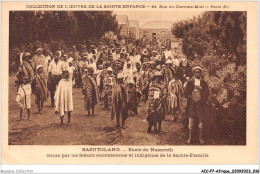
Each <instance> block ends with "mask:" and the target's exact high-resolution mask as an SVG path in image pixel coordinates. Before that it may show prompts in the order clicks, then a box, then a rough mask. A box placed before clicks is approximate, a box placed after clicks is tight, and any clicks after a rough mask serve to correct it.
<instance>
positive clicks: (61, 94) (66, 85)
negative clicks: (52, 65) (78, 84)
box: [54, 70, 73, 125]
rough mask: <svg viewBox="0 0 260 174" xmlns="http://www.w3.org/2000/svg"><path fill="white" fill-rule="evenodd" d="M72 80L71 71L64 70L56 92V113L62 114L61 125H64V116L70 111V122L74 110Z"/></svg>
mask: <svg viewBox="0 0 260 174" xmlns="http://www.w3.org/2000/svg"><path fill="white" fill-rule="evenodd" d="M71 83H72V82H71V81H70V79H69V71H68V70H65V71H63V72H62V79H61V80H60V82H59V85H58V87H57V90H56V93H55V97H54V99H55V114H60V120H61V125H63V118H64V115H65V114H66V112H68V124H69V123H70V116H71V112H72V110H73V100H72V84H71Z"/></svg>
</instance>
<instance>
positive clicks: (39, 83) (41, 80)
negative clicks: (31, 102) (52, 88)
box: [32, 65, 48, 113]
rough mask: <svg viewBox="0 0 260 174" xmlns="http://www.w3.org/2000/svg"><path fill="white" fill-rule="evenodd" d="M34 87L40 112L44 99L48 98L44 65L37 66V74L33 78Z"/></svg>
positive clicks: (39, 111)
mask: <svg viewBox="0 0 260 174" xmlns="http://www.w3.org/2000/svg"><path fill="white" fill-rule="evenodd" d="M32 88H33V91H34V94H35V96H36V99H35V102H36V104H37V107H38V113H41V111H42V108H43V103H44V101H46V100H47V94H48V90H47V82H46V78H45V76H44V73H43V66H42V65H38V66H37V67H36V75H35V76H34V78H33V83H32Z"/></svg>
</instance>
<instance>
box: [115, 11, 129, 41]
mask: <svg viewBox="0 0 260 174" xmlns="http://www.w3.org/2000/svg"><path fill="white" fill-rule="evenodd" d="M116 18H117V21H118V25H119V28H121V30H120V33H119V36H120V37H128V36H129V20H128V16H127V15H117V16H116Z"/></svg>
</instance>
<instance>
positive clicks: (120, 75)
mask: <svg viewBox="0 0 260 174" xmlns="http://www.w3.org/2000/svg"><path fill="white" fill-rule="evenodd" d="M124 77H125V76H124V74H123V73H118V74H117V78H118V79H122V78H124Z"/></svg>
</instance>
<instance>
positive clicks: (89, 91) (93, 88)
mask: <svg viewBox="0 0 260 174" xmlns="http://www.w3.org/2000/svg"><path fill="white" fill-rule="evenodd" d="M82 93H83V95H84V96H85V98H84V101H85V109H86V110H87V109H88V108H89V107H91V108H92V107H94V106H95V105H96V104H97V103H98V89H97V83H96V80H95V77H93V76H90V75H86V76H84V77H83V79H82Z"/></svg>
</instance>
